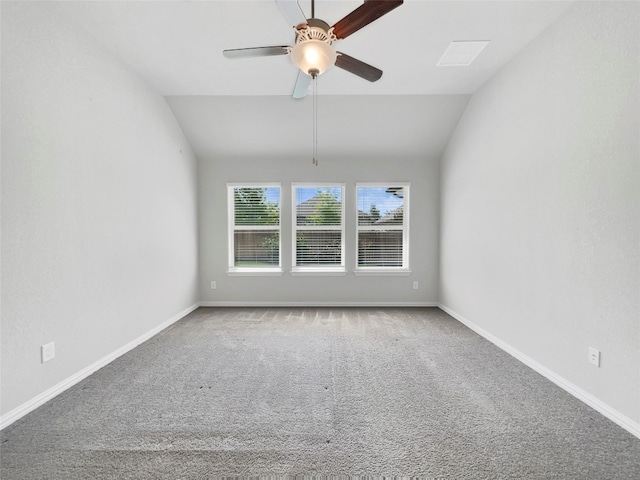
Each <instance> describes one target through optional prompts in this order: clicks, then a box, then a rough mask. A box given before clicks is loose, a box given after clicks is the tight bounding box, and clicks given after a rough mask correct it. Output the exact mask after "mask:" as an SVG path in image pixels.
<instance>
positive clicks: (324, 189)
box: [293, 185, 344, 271]
mask: <svg viewBox="0 0 640 480" xmlns="http://www.w3.org/2000/svg"><path fill="white" fill-rule="evenodd" d="M343 198H344V186H342V185H320V186H315V185H294V186H293V203H294V207H295V208H294V210H293V215H294V220H293V225H294V228H293V236H294V238H293V244H294V245H295V249H294V252H293V266H294V270H298V271H301V270H316V271H317V270H322V269H324V270H332V269H334V270H335V269H339V270H344V202H343Z"/></svg>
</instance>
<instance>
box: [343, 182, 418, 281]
mask: <svg viewBox="0 0 640 480" xmlns="http://www.w3.org/2000/svg"><path fill="white" fill-rule="evenodd" d="M356 190H357V192H356V196H357V204H358V222H357V227H356V228H357V263H356V268H358V269H362V270H365V269H407V268H408V267H409V265H408V263H409V262H408V259H409V244H408V243H409V235H408V232H409V213H408V201H409V185H408V184H392V185H390V184H387V185H382V184H358V185H357V186H356Z"/></svg>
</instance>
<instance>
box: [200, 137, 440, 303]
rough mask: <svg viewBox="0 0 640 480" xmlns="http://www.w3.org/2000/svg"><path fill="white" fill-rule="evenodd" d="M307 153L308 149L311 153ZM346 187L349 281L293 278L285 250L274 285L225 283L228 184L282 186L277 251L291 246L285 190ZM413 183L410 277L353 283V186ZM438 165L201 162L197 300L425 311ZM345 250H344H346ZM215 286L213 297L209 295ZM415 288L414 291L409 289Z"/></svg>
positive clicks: (434, 264)
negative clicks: (304, 185) (297, 185)
mask: <svg viewBox="0 0 640 480" xmlns="http://www.w3.org/2000/svg"><path fill="white" fill-rule="evenodd" d="M309 147H311V145H309ZM316 181H325V182H345V183H346V193H345V198H346V202H347V204H346V207H347V214H346V224H345V228H346V232H345V235H346V239H347V250H346V265H347V275H345V276H339V277H334V276H330V277H326V276H303V277H299V276H296V277H293V276H291V275H290V274H289V273H288V272H289V270H290V266H291V257H290V249H286V250H285V249H284V248H283V252H282V253H283V265H284V267H285V273H284V274H283V275H282V276H279V277H245V276H242V277H237V276H227V274H226V270H227V258H228V256H227V189H226V184H227V182H280V183H281V186H282V188H283V190H284V196H283V197H284V201H283V205H282V217H283V226H282V229H283V230H282V236H283V243H285V242H287V243H289V244H290V243H291V242H290V238H291V222H290V218H291V205H290V201H289V199H290V198H291V183H292V182H316ZM378 181H379V182H385V181H388V182H391V183H393V182H401V181H410V182H411V199H410V209H411V213H410V216H411V220H410V222H411V223H410V268H411V270H412V274H411V275H410V276H401V277H356V276H354V275H353V267H354V264H355V259H354V251H353V245H354V239H355V215H349V212H352V211H353V209H354V208H355V207H354V205H355V203H354V202H355V191H354V190H355V183H356V182H378ZM438 181H439V173H438V162H437V161H427V159H423V158H416V159H398V158H393V159H391V158H367V159H358V158H341V159H336V158H323V157H322V155H320V165H319V166H318V167H314V166H313V165H312V164H311V148H309V155H308V156H306V157H305V156H304V155H301V156H300V157H298V158H258V159H256V158H253V159H249V160H246V159H238V158H227V159H218V158H216V159H205V160H200V162H199V185H200V188H199V192H200V193H199V195H200V272H201V275H200V299H201V300H202V301H203V302H205V303H206V304H209V305H226V304H233V305H251V304H260V305H276V304H278V305H296V304H305V305H309V304H317V305H337V304H340V305H350V304H353V305H355V304H387V305H423V304H427V303H435V302H437V295H438V221H439V220H438V213H439V203H438V199H439V190H438ZM349 247H350V248H349ZM212 280H213V281H216V283H217V289H216V290H211V289H210V282H211V281H212ZM414 281H418V282H419V286H420V288H419V289H418V290H414V289H413V288H412V285H413V282H414Z"/></svg>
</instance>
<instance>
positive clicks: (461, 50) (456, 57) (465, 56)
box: [436, 40, 489, 67]
mask: <svg viewBox="0 0 640 480" xmlns="http://www.w3.org/2000/svg"><path fill="white" fill-rule="evenodd" d="M487 45H489V40H482V41H461V42H451V43H450V44H449V46H448V47H447V50H446V51H445V52H444V55H442V57H440V60H438V63H437V64H436V65H437V66H438V67H466V66H468V65H471V62H473V61H474V60H475V58H476V57H477V56H478V55H480V52H481V51H482V50H484V47H486V46H487Z"/></svg>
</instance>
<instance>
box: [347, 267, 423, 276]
mask: <svg viewBox="0 0 640 480" xmlns="http://www.w3.org/2000/svg"><path fill="white" fill-rule="evenodd" d="M411 273H412V272H411V270H407V269H397V268H395V269H392V268H384V269H382V268H359V269H356V270H354V272H353V274H354V275H355V276H356V277H407V276H409V275H411Z"/></svg>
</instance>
